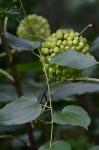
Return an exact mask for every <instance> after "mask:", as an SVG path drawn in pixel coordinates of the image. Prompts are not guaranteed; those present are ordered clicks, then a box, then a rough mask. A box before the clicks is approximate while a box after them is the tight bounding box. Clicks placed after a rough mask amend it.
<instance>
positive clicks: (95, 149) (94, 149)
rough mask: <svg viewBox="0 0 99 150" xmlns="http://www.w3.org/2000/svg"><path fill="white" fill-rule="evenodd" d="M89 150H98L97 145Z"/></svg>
mask: <svg viewBox="0 0 99 150" xmlns="http://www.w3.org/2000/svg"><path fill="white" fill-rule="evenodd" d="M90 150H99V145H97V146H94V147H92V148H91V149H90Z"/></svg>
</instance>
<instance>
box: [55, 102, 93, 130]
mask: <svg viewBox="0 0 99 150" xmlns="http://www.w3.org/2000/svg"><path fill="white" fill-rule="evenodd" d="M53 120H54V122H55V123H58V124H61V125H72V126H81V127H83V128H85V129H88V126H89V125H90V122H91V120H90V117H89V115H88V114H87V112H86V111H85V110H84V109H83V108H81V107H80V106H75V105H70V106H66V107H65V108H64V109H63V110H62V112H57V113H55V114H54V116H53Z"/></svg>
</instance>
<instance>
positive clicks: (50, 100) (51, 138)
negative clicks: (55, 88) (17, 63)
mask: <svg viewBox="0 0 99 150" xmlns="http://www.w3.org/2000/svg"><path fill="white" fill-rule="evenodd" d="M19 1H20V4H21V7H22V9H23V12H24V15H25V17H26V18H27V14H26V11H25V9H24V6H23V3H22V0H19ZM27 22H28V25H29V27H30V29H31V31H32V32H33V30H32V28H31V26H30V23H29V21H28V18H27ZM41 39H43V38H42V37H41ZM43 40H45V38H44V39H43ZM38 50H39V54H40V58H41V61H42V64H43V68H44V73H45V78H46V84H47V88H48V97H49V102H50V111H51V134H50V145H49V146H50V148H51V146H52V140H53V108H52V99H51V93H50V85H49V80H48V76H47V72H46V68H45V64H44V62H43V59H42V57H41V52H40V49H39V48H38ZM46 106H47V103H46V104H45V106H44V107H46Z"/></svg>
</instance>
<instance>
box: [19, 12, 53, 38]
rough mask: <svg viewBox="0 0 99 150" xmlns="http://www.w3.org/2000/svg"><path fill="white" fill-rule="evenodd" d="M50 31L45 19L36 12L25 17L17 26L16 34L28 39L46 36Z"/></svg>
mask: <svg viewBox="0 0 99 150" xmlns="http://www.w3.org/2000/svg"><path fill="white" fill-rule="evenodd" d="M50 33H51V30H50V25H49V23H48V21H47V19H45V18H44V17H42V16H38V15H36V14H31V15H28V16H27V17H25V18H24V19H23V20H22V21H21V22H20V24H19V26H18V28H17V35H18V36H19V37H21V38H24V39H28V40H38V39H41V38H47V37H48V36H49V35H50Z"/></svg>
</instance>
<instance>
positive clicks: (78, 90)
mask: <svg viewBox="0 0 99 150" xmlns="http://www.w3.org/2000/svg"><path fill="white" fill-rule="evenodd" d="M92 92H99V84H98V83H95V82H94V83H90V82H74V83H72V82H70V83H66V82H65V83H63V84H58V85H56V86H54V87H52V89H51V95H52V97H53V99H55V100H57V99H64V98H66V97H67V96H71V95H82V94H85V93H92Z"/></svg>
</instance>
